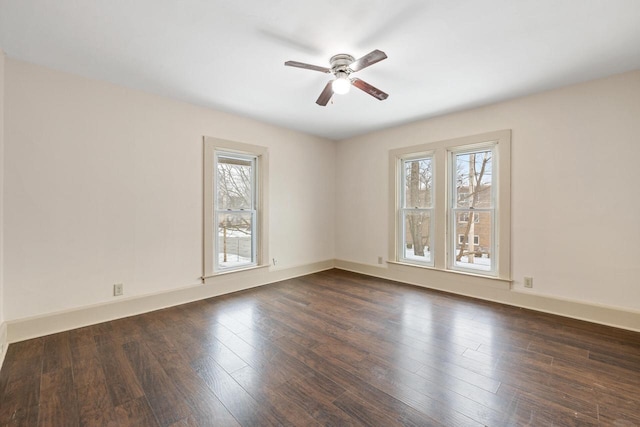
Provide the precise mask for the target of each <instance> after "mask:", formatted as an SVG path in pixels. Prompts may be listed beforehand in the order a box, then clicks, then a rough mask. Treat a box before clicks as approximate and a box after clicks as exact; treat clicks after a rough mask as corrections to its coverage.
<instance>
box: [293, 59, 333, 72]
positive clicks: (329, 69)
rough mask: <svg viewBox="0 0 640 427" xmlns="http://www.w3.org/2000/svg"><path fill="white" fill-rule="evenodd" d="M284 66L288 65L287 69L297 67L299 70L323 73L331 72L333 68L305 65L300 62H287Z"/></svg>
mask: <svg viewBox="0 0 640 427" xmlns="http://www.w3.org/2000/svg"><path fill="white" fill-rule="evenodd" d="M284 65H286V66H287V67H297V68H304V69H307V70H313V71H320V72H321V73H330V72H331V68H327V67H320V66H318V65H311V64H305V63H304V62H298V61H287V62H285V63H284Z"/></svg>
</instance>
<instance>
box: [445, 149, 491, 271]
mask: <svg viewBox="0 0 640 427" xmlns="http://www.w3.org/2000/svg"><path fill="white" fill-rule="evenodd" d="M497 145H498V144H497V142H496V141H487V142H483V143H477V144H471V145H468V146H456V147H450V148H448V149H447V169H448V170H449V174H448V179H449V183H448V186H447V192H448V194H447V196H448V197H447V200H448V212H449V221H448V222H447V234H448V235H449V236H451V239H450V240H449V241H448V243H449V250H448V251H447V268H448V269H449V270H455V271H460V272H465V273H470V274H481V275H487V276H497V269H498V266H497V262H494V261H497V260H498V259H497V258H495V257H493V258H490V259H491V261H490V262H491V268H490V269H489V270H483V269H478V268H471V267H464V266H461V265H456V260H455V258H456V251H457V250H458V245H459V243H458V241H459V239H456V238H455V236H456V235H457V234H458V224H459V223H463V222H462V221H460V222H458V221H456V217H457V215H458V213H463V212H467V214H468V215H473V216H474V224H476V223H479V221H478V222H476V221H475V218H476V217H477V218H479V217H480V214H482V213H489V214H490V215H491V236H490V242H491V244H490V245H489V248H490V249H489V253H495V250H496V241H497V231H496V225H497V224H498V222H497V221H496V213H497V206H496V205H497V195H498V193H499V188H500V183H499V181H498V176H499V174H498V173H497V171H496V168H495V164H494V159H496V158H497V151H498V149H497ZM482 151H491V195H490V201H491V206H490V207H476V208H470V207H458V206H457V205H458V203H459V202H460V200H459V199H460V198H459V197H456V196H459V195H460V193H457V192H456V180H457V167H456V156H457V155H460V154H472V153H478V152H482ZM467 224H468V221H467ZM473 239H474V243H473V244H474V246H480V245H479V243H476V242H475V241H476V235H475V234H474V238H473ZM478 241H479V239H478ZM467 256H469V255H467Z"/></svg>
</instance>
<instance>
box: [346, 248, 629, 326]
mask: <svg viewBox="0 0 640 427" xmlns="http://www.w3.org/2000/svg"><path fill="white" fill-rule="evenodd" d="M335 268H338V269H341V270H347V271H352V272H355V273H361V274H366V275H368V276H374V277H379V278H382V279H388V280H394V281H397V282H402V283H408V284H411V285H416V286H421V287H425V288H430V289H436V290H440V291H445V292H450V293H454V294H458V295H464V296H469V297H473V298H478V299H482V300H486V301H493V302H498V303H501V304H507V305H511V306H515V307H522V308H528V309H531V310H536V311H541V312H543V313H549V314H557V315H559V316H564V317H570V318H573V319H578V320H585V321H587V322H592V323H599V324H602V325H607V326H613V327H616V328H621V329H628V330H630V331H636V332H640V312H637V311H631V310H625V309H622V308H618V307H608V306H604V305H597V304H589V303H585V302H582V301H572V300H567V299H560V298H555V297H551V296H546V295H539V294H530V293H525V292H519V291H514V290H513V289H510V288H509V286H495V285H493V283H491V282H487V283H483V282H482V279H480V278H477V277H475V276H465V275H455V276H453V277H452V276H451V274H449V273H445V272H440V271H437V270H433V271H432V270H428V271H427V270H425V269H416V268H414V267H407V266H404V265H394V264H388V267H386V268H385V267H378V266H374V265H368V264H361V263H357V262H351V261H345V260H336V261H335Z"/></svg>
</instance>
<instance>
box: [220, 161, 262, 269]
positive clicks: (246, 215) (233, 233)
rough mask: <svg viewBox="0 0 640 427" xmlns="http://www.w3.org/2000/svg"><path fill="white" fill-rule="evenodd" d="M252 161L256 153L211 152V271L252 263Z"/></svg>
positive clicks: (253, 244) (253, 226) (253, 230)
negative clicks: (213, 176) (213, 175)
mask: <svg viewBox="0 0 640 427" xmlns="http://www.w3.org/2000/svg"><path fill="white" fill-rule="evenodd" d="M256 160H257V157H256V156H249V155H242V154H235V153H227V152H224V151H216V152H215V160H214V161H215V170H216V179H215V180H214V186H215V187H214V188H215V189H214V192H215V200H214V224H215V226H216V227H217V228H218V232H217V235H216V237H215V239H214V270H215V271H221V270H224V269H229V268H238V267H243V266H251V265H256V250H255V236H256V201H257V200H256V191H255V189H256V184H255V180H256V179H255V175H256Z"/></svg>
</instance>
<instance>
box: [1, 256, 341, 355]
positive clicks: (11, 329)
mask: <svg viewBox="0 0 640 427" xmlns="http://www.w3.org/2000/svg"><path fill="white" fill-rule="evenodd" d="M333 266H334V260H333V259H331V260H326V261H320V262H316V263H313V264H307V265H302V266H298V267H291V268H285V269H276V268H273V267H271V268H265V269H259V270H255V271H253V272H248V271H247V272H243V274H241V275H235V274H227V275H223V276H220V277H218V278H216V279H215V280H214V281H213V282H210V283H208V284H204V285H192V286H187V287H184V288H179V289H176V290H172V291H169V292H162V293H157V294H151V295H144V296H136V297H131V298H123V299H119V300H117V301H114V302H109V303H104V304H95V305H91V306H86V307H82V308H77V309H72V310H65V311H60V312H57V313H51V314H46V315H42V316H35V317H30V318H25V319H18V320H11V321H8V322H5V324H6V327H5V328H6V333H5V337H6V338H5V342H6V343H14V342H18V341H24V340H27V339H31V338H37V337H41V336H45V335H49V334H54V333H57V332H63V331H68V330H71V329H76V328H80V327H83V326H89V325H95V324H96V323H101V322H107V321H110V320H115V319H120V318H123V317H129V316H134V315H136V314H142V313H148V312H150V311H154V310H160V309H163V308H167V307H172V306H175V305H180V304H185V303H189V302H193V301H198V300H202V299H205V298H211V297H215V296H219V295H223V294H228V293H231V292H237V291H241V290H245V289H249V288H253V287H256V286H261V285H266V284H268V283H273V282H278V281H281V280H286V279H291V278H294V277H299V276H304V275H305V274H311V273H316V272H318V271H323V270H328V269H331V268H333ZM244 273H246V274H244ZM5 347H7V345H6V344H5ZM5 350H6V349H5Z"/></svg>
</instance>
